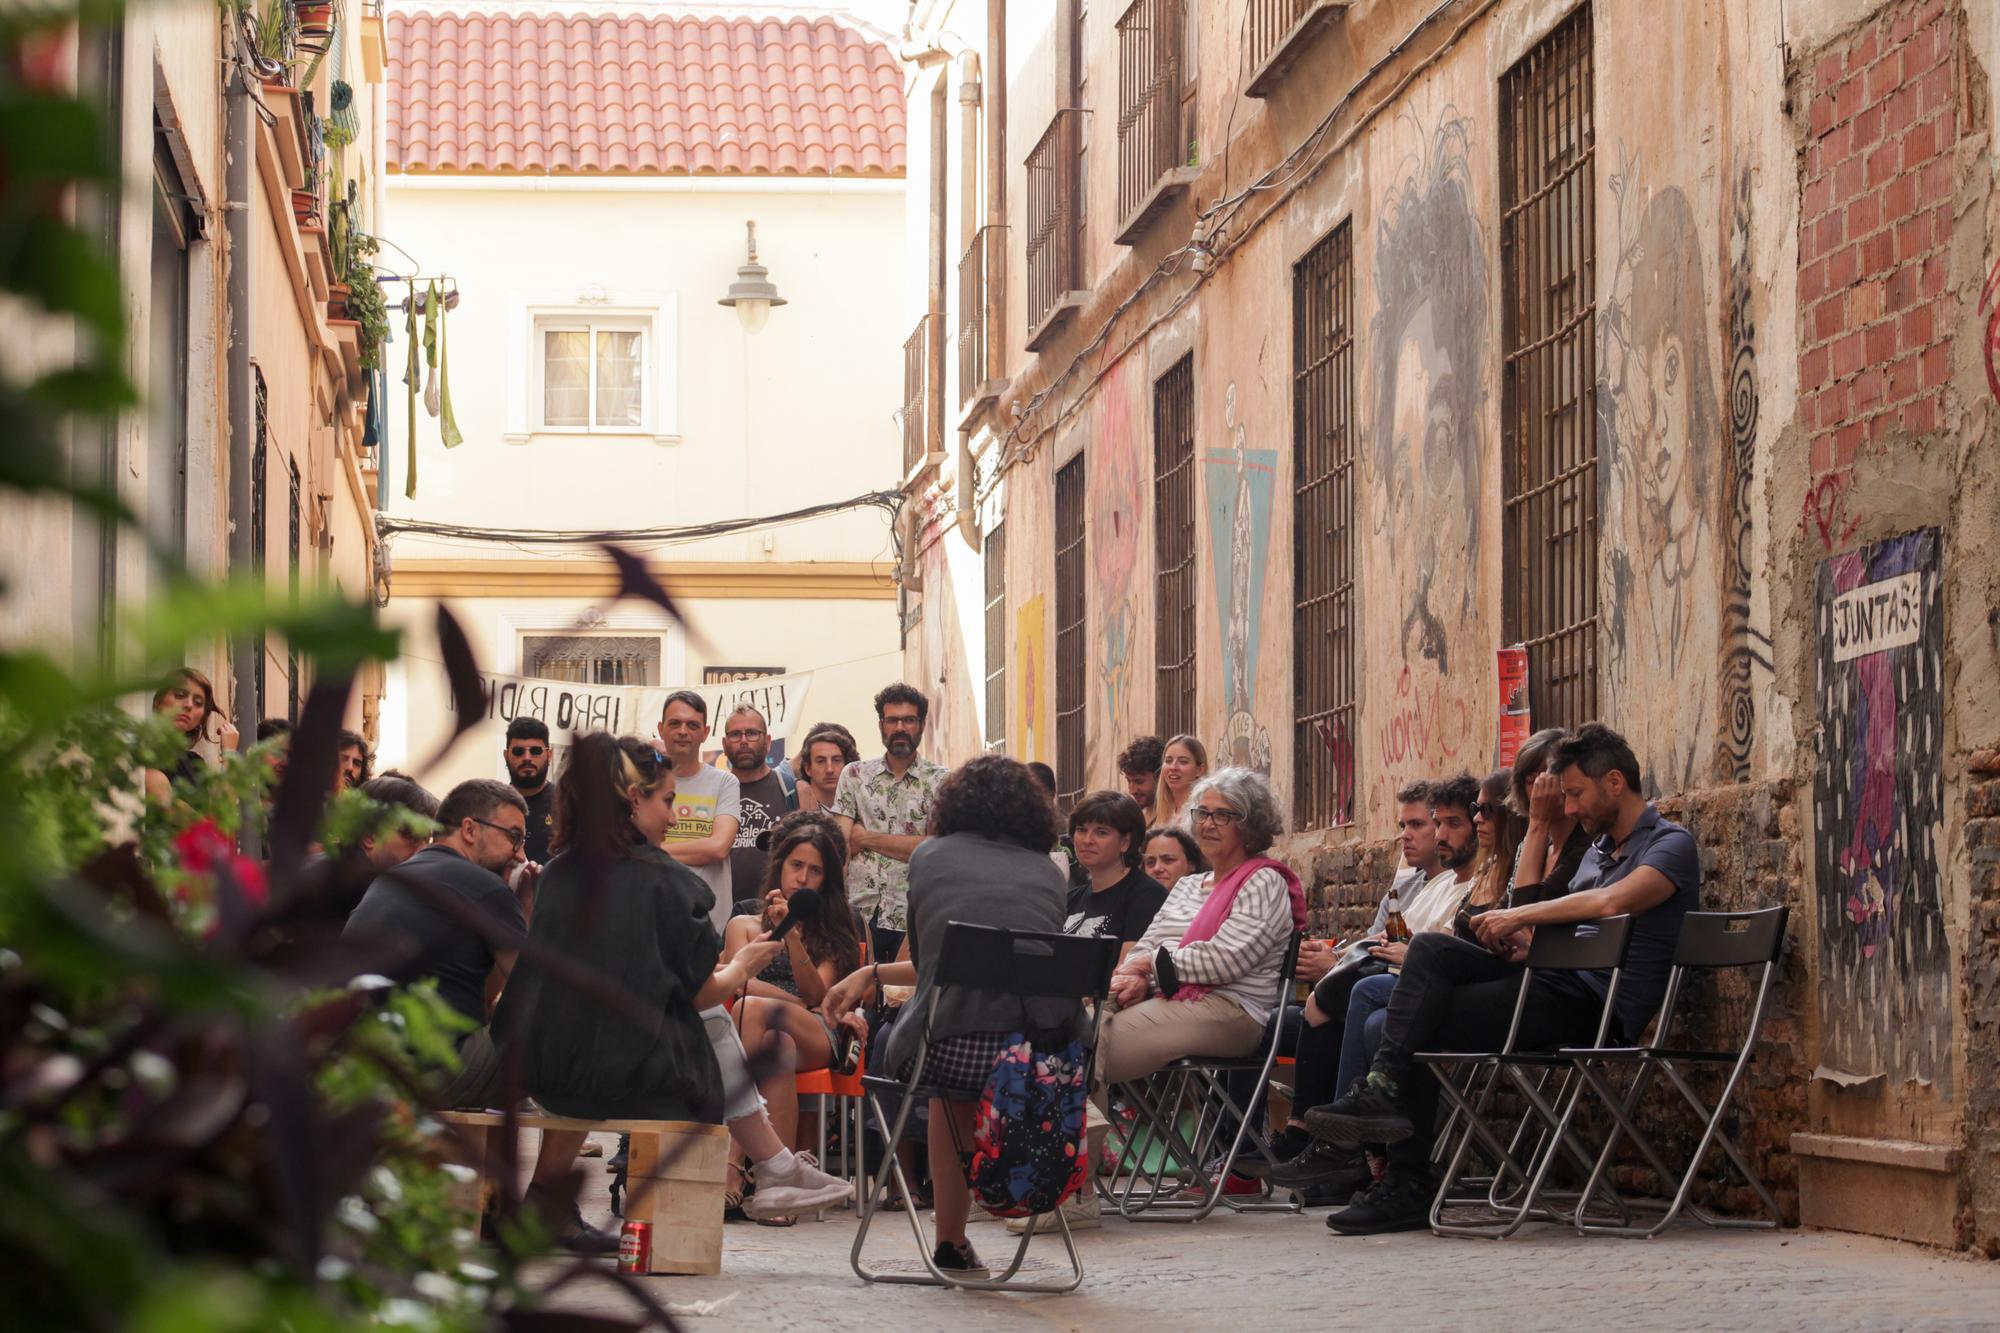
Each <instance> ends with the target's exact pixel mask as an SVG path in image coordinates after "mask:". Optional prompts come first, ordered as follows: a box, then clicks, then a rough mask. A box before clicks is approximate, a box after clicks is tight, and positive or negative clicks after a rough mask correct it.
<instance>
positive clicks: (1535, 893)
mask: <svg viewBox="0 0 2000 1333" xmlns="http://www.w3.org/2000/svg"><path fill="white" fill-rule="evenodd" d="M1568 739H1569V733H1568V732H1567V731H1564V730H1563V729H1562V728H1561V727H1544V728H1543V729H1542V730H1540V731H1538V732H1536V733H1535V734H1534V735H1532V736H1530V737H1528V739H1527V740H1525V741H1522V742H1521V748H1520V749H1519V750H1516V751H1515V752H1514V769H1513V773H1512V774H1511V779H1510V782H1511V790H1510V791H1509V792H1508V794H1507V804H1508V805H1510V806H1512V807H1513V809H1514V812H1515V813H1516V814H1521V815H1526V816H1527V817H1528V830H1527V832H1526V833H1524V834H1522V835H1521V847H1520V851H1519V852H1518V853H1517V854H1516V856H1515V858H1514V878H1513V881H1512V882H1511V883H1510V884H1508V886H1507V895H1506V899H1505V905H1506V906H1509V907H1516V906H1524V905H1526V904H1528V903H1533V902H1540V901H1541V900H1542V899H1544V898H1560V897H1562V896H1563V895H1564V894H1565V893H1568V892H1569V881H1570V877H1571V876H1573V875H1575V874H1576V870H1577V867H1578V866H1580V865H1582V864H1583V854H1584V853H1585V852H1586V851H1588V850H1590V835H1589V834H1588V833H1585V832H1584V831H1583V825H1581V824H1579V823H1577V822H1576V820H1575V819H1574V818H1572V817H1571V816H1570V815H1568V814H1566V813H1565V812H1564V810H1563V794H1562V784H1561V783H1559V782H1557V781H1556V775H1555V774H1553V773H1551V772H1549V771H1548V769H1549V760H1550V759H1552V758H1554V757H1555V752H1556V747H1557V746H1558V745H1561V744H1562V743H1563V742H1564V741H1566V740H1568Z"/></svg>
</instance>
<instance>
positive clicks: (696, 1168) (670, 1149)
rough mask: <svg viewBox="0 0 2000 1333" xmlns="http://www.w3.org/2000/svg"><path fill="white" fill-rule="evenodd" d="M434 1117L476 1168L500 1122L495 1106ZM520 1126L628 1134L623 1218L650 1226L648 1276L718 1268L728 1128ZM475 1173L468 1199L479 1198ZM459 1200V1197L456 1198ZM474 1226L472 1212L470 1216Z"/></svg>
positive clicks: (530, 1119) (537, 1121) (528, 1119)
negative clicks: (455, 1134) (458, 1137)
mask: <svg viewBox="0 0 2000 1333" xmlns="http://www.w3.org/2000/svg"><path fill="white" fill-rule="evenodd" d="M437 1115H438V1119H440V1120H442V1121H443V1122H444V1123H446V1124H448V1125H451V1126H454V1127H455V1128H456V1129H457V1130H458V1132H459V1133H460V1135H461V1136H462V1137H463V1140H464V1143H465V1147H466V1154H467V1156H469V1157H470V1158H471V1161H469V1162H467V1163H466V1165H468V1166H470V1167H471V1168H472V1169H473V1170H474V1171H475V1172H483V1171H484V1169H485V1162H486V1140H487V1136H488V1135H490V1134H491V1133H493V1132H494V1131H495V1130H497V1129H498V1128H499V1127H500V1126H501V1125H502V1124H504V1123H505V1122H506V1119H507V1118H506V1117H505V1116H503V1115H501V1114H500V1113H498V1112H497V1111H440V1112H438V1113H437ZM518 1122H519V1124H520V1126H521V1128H522V1129H541V1130H558V1131H560V1130H576V1131H579V1132H582V1133H586V1134H600V1133H618V1134H630V1135H631V1136H632V1147H631V1150H630V1152H629V1154H628V1155H627V1157H626V1168H625V1178H626V1180H627V1182H628V1184H627V1187H626V1193H625V1216H626V1217H627V1218H629V1219H631V1220H632V1221H635V1222H651V1223H652V1224H653V1266H652V1268H651V1270H650V1271H651V1272H654V1273H692V1274H706V1273H719V1272H721V1271H722V1186H723V1180H724V1176H725V1168H726V1166H727V1164H728V1161H729V1131H728V1130H727V1129H725V1128H723V1127H722V1126H721V1125H704V1124H698V1123H695V1122H692V1121H685V1120H570V1119H568V1118H566V1117H563V1116H552V1115H523V1116H520V1117H518ZM486 1189H487V1182H486V1181H485V1180H484V1179H483V1178H482V1179H480V1180H478V1181H477V1182H476V1184H475V1185H474V1186H473V1187H472V1189H471V1190H470V1191H468V1193H469V1195H470V1198H469V1199H467V1203H468V1204H469V1205H470V1206H472V1207H474V1208H477V1207H478V1206H479V1205H481V1204H482V1203H483V1201H484V1199H485V1195H486ZM461 1197H464V1196H461ZM473 1220H474V1223H475V1225H476V1224H477V1220H478V1218H477V1214H476V1213H475V1215H474V1219H473Z"/></svg>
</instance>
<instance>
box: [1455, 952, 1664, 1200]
mask: <svg viewBox="0 0 2000 1333" xmlns="http://www.w3.org/2000/svg"><path fill="white" fill-rule="evenodd" d="M1631 943H1632V918H1631V917H1630V916H1612V917H1604V918H1601V919H1599V920H1596V921H1578V922H1573V923H1570V924H1567V925H1558V926H1537V927H1536V928H1535V938H1534V942H1533V943H1531V944H1530V945H1529V946H1528V958H1527V964H1526V967H1525V968H1524V970H1523V974H1522V977H1521V988H1520V991H1519V992H1518V993H1517V994H1516V996H1515V999H1514V1014H1513V1017H1512V1019H1511V1021H1510V1022H1509V1023H1508V1026H1507V1038H1506V1040H1505V1041H1504V1042H1503V1043H1501V1047H1500V1049H1499V1050H1497V1051H1438V1052H1424V1053H1420V1054H1418V1055H1417V1057H1416V1058H1417V1062H1418V1063H1419V1064H1422V1065H1425V1066H1427V1067H1428V1068H1429V1069H1430V1070H1431V1071H1432V1073H1434V1074H1435V1075H1436V1076H1437V1081H1438V1090H1439V1092H1440V1093H1441V1094H1442V1095H1443V1097H1444V1099H1445V1102H1446V1103H1447V1104H1448V1105H1449V1106H1450V1107H1451V1108H1452V1111H1453V1112H1454V1116H1453V1121H1452V1123H1453V1124H1454V1125H1459V1124H1461V1122H1462V1127H1460V1128H1458V1130H1457V1136H1458V1137H1457V1142H1456V1144H1455V1145H1454V1147H1453V1149H1452V1153H1451V1159H1450V1164H1449V1165H1448V1166H1447V1167H1446V1168H1445V1171H1444V1176H1443V1179H1442V1180H1440V1181H1439V1182H1438V1192H1437V1196H1436V1198H1434V1199H1433V1200H1432V1201H1431V1230H1432V1231H1434V1232H1436V1233H1437V1234H1439V1235H1441V1236H1483V1237H1489V1238H1493V1239H1499V1238H1501V1237H1504V1236H1511V1235H1513V1234H1514V1232H1516V1231H1517V1230H1519V1229H1520V1228H1521V1226H1522V1224H1523V1223H1525V1222H1528V1221H1529V1220H1531V1219H1534V1218H1537V1217H1539V1218H1541V1219H1542V1220H1544V1221H1568V1220H1569V1216H1568V1215H1562V1216H1558V1215H1556V1214H1554V1213H1552V1212H1550V1211H1549V1210H1548V1209H1547V1208H1545V1207H1543V1205H1542V1190H1543V1186H1544V1184H1545V1183H1546V1182H1547V1180H1548V1176H1549V1170H1550V1168H1551V1167H1552V1166H1553V1165H1554V1163H1555V1161H1556V1159H1557V1158H1558V1157H1559V1156H1567V1157H1568V1158H1569V1159H1570V1160H1571V1161H1572V1162H1573V1163H1574V1164H1575V1165H1576V1166H1577V1168H1578V1176H1579V1177H1580V1178H1588V1177H1589V1176H1590V1174H1591V1170H1592V1168H1593V1166H1594V1165H1595V1162H1594V1160H1593V1159H1592V1158H1591V1157H1590V1156H1589V1155H1588V1154H1586V1153H1585V1152H1584V1151H1583V1149H1582V1148H1581V1147H1579V1146H1578V1145H1577V1143H1576V1141H1575V1140H1574V1139H1573V1138H1572V1137H1571V1136H1570V1134H1569V1132H1568V1129H1569V1120H1570V1117H1571V1115H1572V1113H1573V1112H1574V1109H1575V1104H1576V1098H1577V1091H1578V1089H1579V1088H1580V1087H1581V1081H1580V1080H1579V1079H1577V1078H1575V1077H1573V1076H1572V1075H1571V1074H1570V1072H1569V1071H1570V1060H1569V1057H1568V1056H1566V1055H1559V1054H1557V1053H1555V1052H1552V1051H1551V1052H1542V1051H1522V1050H1517V1049H1516V1043H1517V1041H1518V1040H1519V1038H1520V1032H1521V1015H1522V1013H1523V1012H1524V1011H1525V1009H1526V1008H1527V1003H1528V994H1529V989H1530V987H1531V986H1532V985H1533V983H1534V978H1535V976H1536V975H1537V974H1538V973H1554V972H1602V971H1608V972H1610V974H1611V980H1610V984H1609V985H1608V986H1607V987H1606V990H1605V995H1604V1006H1603V1009H1602V1011H1601V1012H1600V1013H1599V1015H1598V1019H1597V1036H1596V1039H1595V1042H1594V1043H1593V1044H1594V1045H1597V1046H1602V1045H1603V1044H1604V1037H1605V1034H1606V1033H1607V1032H1609V1031H1610V1027H1611V1020H1612V1016H1613V1013H1614V1007H1613V1006H1614V1004H1615V1002H1616V1001H1617V998H1618V981H1619V974H1620V972H1621V971H1622V970H1623V968H1624V966H1625V952H1626V950H1627V949H1628V948H1629V947H1630V946H1631ZM1552 1072H1553V1073H1555V1074H1556V1075H1557V1077H1555V1079H1554V1082H1555V1088H1554V1092H1553V1095H1551V1094H1550V1088H1549V1084H1550V1081H1551V1080H1550V1076H1551V1073H1552ZM1453 1075H1460V1076H1462V1078H1463V1086H1461V1082H1460V1078H1457V1077H1453ZM1503 1092H1505V1093H1509V1094H1511V1095H1513V1096H1515V1097H1518V1098H1519V1099H1520V1101H1521V1103H1522V1104H1523V1106H1524V1107H1525V1108H1526V1109H1525V1110H1524V1111H1523V1112H1522V1115H1521V1118H1520V1119H1519V1120H1518V1121H1516V1122H1515V1124H1514V1127H1513V1130H1512V1132H1511V1134H1510V1136H1509V1138H1508V1139H1506V1140H1503V1139H1502V1138H1501V1137H1500V1134H1499V1133H1498V1132H1497V1131H1496V1130H1495V1129H1494V1127H1493V1125H1492V1124H1491V1123H1490V1122H1489V1121H1488V1119H1487V1116H1488V1114H1489V1112H1490V1111H1492V1110H1493V1107H1494V1102H1495V1099H1496V1098H1497V1097H1498V1096H1499V1095H1500V1094H1501V1093H1503ZM1531 1139H1532V1146H1531V1147H1529V1148H1528V1150H1527V1152H1526V1153H1525V1155H1524V1154H1523V1152H1522V1145H1523V1144H1524V1143H1525V1142H1528V1141H1529V1140H1531ZM1475 1146H1477V1148H1478V1149H1479V1150H1480V1152H1482V1153H1483V1154H1484V1155H1485V1156H1486V1158H1487V1159H1488V1160H1490V1162H1491V1163H1492V1167H1493V1174H1492V1175H1491V1176H1488V1177H1478V1178H1477V1179H1479V1180H1480V1181H1481V1183H1483V1184H1484V1185H1485V1197H1484V1200H1483V1203H1484V1206H1485V1208H1486V1209H1487V1210H1488V1211H1490V1212H1491V1213H1492V1214H1494V1215H1495V1216H1494V1218H1493V1220H1491V1221H1483V1222H1446V1221H1445V1220H1444V1216H1445V1210H1446V1209H1447V1208H1460V1207H1463V1206H1465V1205H1467V1204H1468V1203H1479V1202H1481V1200H1480V1199H1479V1198H1478V1197H1477V1196H1468V1195H1465V1194H1461V1193H1459V1192H1458V1191H1457V1187H1458V1186H1459V1185H1460V1184H1461V1182H1465V1183H1470V1181H1471V1180H1472V1179H1474V1177H1472V1176H1470V1175H1469V1173H1467V1171H1466V1168H1467V1167H1468V1165H1469V1164H1470V1163H1471V1162H1472V1160H1473V1150H1474V1147H1475ZM1588 1197H1589V1196H1588V1192H1587V1191H1586V1194H1585V1202H1587V1200H1588ZM1613 1201H1614V1203H1615V1201H1616V1196H1615V1195H1614V1196H1613ZM1583 1206H1584V1203H1582V1202H1580V1203H1579V1204H1578V1208H1579V1209H1581V1208H1582V1207H1583Z"/></svg>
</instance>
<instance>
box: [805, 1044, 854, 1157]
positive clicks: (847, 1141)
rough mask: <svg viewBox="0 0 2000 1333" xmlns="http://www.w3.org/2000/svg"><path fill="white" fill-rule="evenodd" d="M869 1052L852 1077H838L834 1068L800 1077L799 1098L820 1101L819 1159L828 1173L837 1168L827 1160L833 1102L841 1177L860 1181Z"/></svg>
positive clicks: (843, 1075) (850, 1075) (842, 1075)
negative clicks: (863, 1082) (829, 1109)
mask: <svg viewBox="0 0 2000 1333" xmlns="http://www.w3.org/2000/svg"><path fill="white" fill-rule="evenodd" d="M867 1064H868V1059H867V1055H866V1053H865V1052H864V1053H862V1054H861V1056H860V1057H859V1058H858V1059H856V1060H855V1062H854V1072H853V1073H851V1074H836V1073H834V1072H833V1071H832V1070H830V1069H811V1070H807V1071H806V1072H805V1073H802V1074H800V1075H798V1077H797V1086H798V1092H799V1096H801V1097H817V1098H819V1158H820V1165H821V1166H822V1167H824V1168H825V1169H826V1170H829V1171H834V1170H836V1169H835V1168H834V1167H832V1166H829V1165H827V1161H826V1125H827V1102H828V1101H829V1099H831V1100H832V1101H833V1103H834V1106H835V1114H837V1115H839V1116H840V1124H841V1130H840V1166H839V1168H838V1170H837V1174H839V1175H840V1176H842V1177H843V1178H845V1179H848V1180H855V1181H858V1180H860V1179H861V1176H862V1174H863V1170H864V1168H863V1164H862V1157H861V1133H862V1127H863V1124H864V1121H863V1118H862V1111H861V1107H862V1101H861V1098H862V1090H861V1076H862V1075H863V1074H865V1073H866V1072H867Z"/></svg>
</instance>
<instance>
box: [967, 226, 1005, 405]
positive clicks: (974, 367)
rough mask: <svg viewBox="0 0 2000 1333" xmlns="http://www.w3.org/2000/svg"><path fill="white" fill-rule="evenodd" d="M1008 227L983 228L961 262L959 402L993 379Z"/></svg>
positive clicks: (970, 397)
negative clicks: (1000, 267) (1001, 267)
mask: <svg viewBox="0 0 2000 1333" xmlns="http://www.w3.org/2000/svg"><path fill="white" fill-rule="evenodd" d="M1005 234H1006V228H1005V227H981V228H980V229H979V230H978V231H976V232H974V233H973V234H972V244H971V245H969V246H967V247H966V248H965V255H964V257H963V258H961V259H960V260H959V261H958V405H959V406H960V407H961V408H963V407H965V406H967V405H968V404H970V403H971V402H972V400H973V398H975V397H976V396H977V395H978V393H979V386H980V385H982V384H984V383H986V382H987V381H988V380H990V379H992V378H994V377H993V376H992V375H991V374H990V373H989V372H990V370H991V364H990V362H989V360H988V356H989V353H988V350H987V349H988V348H989V347H990V346H991V345H992V343H993V341H994V339H995V335H996V334H997V333H998V332H999V327H998V326H999V318H998V316H999V310H998V308H997V307H998V305H999V300H998V298H999V296H1000V292H1001V286H1000V282H999V277H998V274H997V273H996V271H995V270H996V268H997V266H998V265H999V263H1000V262H1001V259H1002V257H1003V256H1004V255H1005V254H1006V245H1005V243H1004V242H1003V241H1002V239H1001V238H1002V237H1003V236H1004V235H1005Z"/></svg>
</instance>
